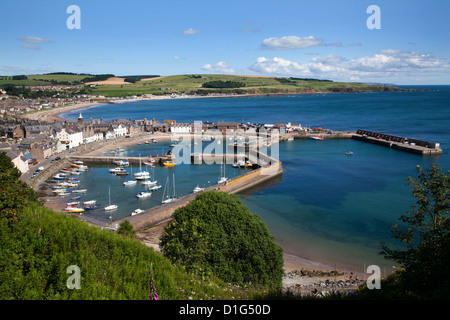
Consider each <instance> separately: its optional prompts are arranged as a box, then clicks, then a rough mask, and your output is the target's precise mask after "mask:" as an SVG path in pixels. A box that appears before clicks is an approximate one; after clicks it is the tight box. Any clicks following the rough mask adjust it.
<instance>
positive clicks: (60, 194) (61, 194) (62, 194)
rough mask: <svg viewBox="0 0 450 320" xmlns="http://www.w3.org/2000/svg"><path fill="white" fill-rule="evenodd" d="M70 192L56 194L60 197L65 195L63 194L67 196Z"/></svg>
mask: <svg viewBox="0 0 450 320" xmlns="http://www.w3.org/2000/svg"><path fill="white" fill-rule="evenodd" d="M69 194H70V193H68V192H60V193H58V196H61V197H65V196H68V195H69Z"/></svg>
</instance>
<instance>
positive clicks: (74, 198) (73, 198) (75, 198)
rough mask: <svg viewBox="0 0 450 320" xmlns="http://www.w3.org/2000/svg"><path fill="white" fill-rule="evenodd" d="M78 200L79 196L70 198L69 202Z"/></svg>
mask: <svg viewBox="0 0 450 320" xmlns="http://www.w3.org/2000/svg"><path fill="white" fill-rule="evenodd" d="M80 198H81V196H76V197H72V198H70V200H79V199H80Z"/></svg>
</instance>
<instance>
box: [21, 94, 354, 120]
mask: <svg viewBox="0 0 450 320" xmlns="http://www.w3.org/2000/svg"><path fill="white" fill-rule="evenodd" d="M332 93H336V92H308V93H269V94H262V93H255V94H250V93H248V94H228V95H226V94H224V95H217V96H214V95H213V96H187V95H183V96H178V97H175V98H172V97H170V96H156V97H154V98H141V99H126V100H125V99H124V100H111V101H103V102H82V103H76V104H71V105H65V106H61V107H56V108H53V109H49V110H39V111H37V112H33V113H25V114H23V115H22V117H24V118H27V119H30V120H38V121H44V122H54V121H65V120H67V119H66V118H63V117H61V116H60V115H61V114H63V113H68V112H71V111H75V110H82V109H86V108H90V107H95V106H100V105H107V104H117V103H130V102H138V101H154V100H175V99H212V98H216V99H222V98H247V97H277V96H294V95H314V94H332ZM355 93H357V92H355Z"/></svg>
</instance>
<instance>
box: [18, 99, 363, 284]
mask: <svg viewBox="0 0 450 320" xmlns="http://www.w3.org/2000/svg"><path fill="white" fill-rule="evenodd" d="M282 95H286V94H282ZM289 95H292V94H289ZM241 96H245V97H249V96H254V95H241ZM258 96H261V95H258ZM264 96H266V95H264ZM228 97H237V96H228ZM189 98H223V97H217V96H208V97H189ZM158 99H161V98H158ZM162 99H173V98H170V97H165V98H162ZM176 99H183V98H182V97H179V98H176ZM142 100H144V99H135V100H126V101H120V102H119V101H118V102H116V103H126V102H135V101H142ZM145 100H156V99H145ZM103 104H106V103H103V102H101V103H100V102H95V103H79V104H74V105H69V106H63V107H59V108H55V109H51V110H43V111H38V112H36V113H32V114H28V115H25V116H27V118H30V119H37V120H42V121H54V120H58V121H61V120H64V119H63V118H61V117H60V116H59V115H60V114H63V113H67V112H70V111H73V110H78V109H84V108H89V107H92V106H97V105H103ZM150 137H155V138H157V139H161V140H162V139H170V136H168V135H164V134H156V135H151V136H149V135H141V136H139V137H133V138H132V139H120V140H113V141H110V142H108V143H105V142H103V143H100V144H99V145H98V148H94V147H93V146H85V148H80V151H79V153H86V154H88V153H90V151H88V150H87V148H88V147H89V149H91V150H94V149H95V152H96V153H97V152H101V151H104V150H107V149H111V148H116V147H118V146H120V147H125V146H130V145H135V144H137V143H138V142H143V141H145V140H146V139H149V138H150ZM42 199H43V200H44V205H45V206H46V207H48V208H51V209H53V210H55V211H59V212H62V213H63V214H64V212H63V208H64V207H65V203H64V202H63V201H62V199H59V198H57V197H54V196H50V197H43V198H42ZM169 222H170V220H169V221H165V222H162V223H160V224H158V225H156V226H154V227H151V228H149V229H148V230H144V231H141V232H139V233H138V234H137V236H136V238H137V239H139V241H140V242H142V243H143V244H145V245H147V246H149V247H151V248H153V249H154V250H157V251H159V238H160V236H161V233H162V230H163V228H164V226H165V225H167V223H169ZM88 223H89V222H88ZM91 223H92V222H91ZM98 226H100V227H101V225H98ZM280 246H281V247H282V248H283V259H284V270H285V273H286V274H295V273H298V272H299V271H301V270H309V271H313V272H314V273H315V272H319V273H325V274H329V273H330V272H332V271H334V270H335V268H334V267H331V266H329V265H327V264H326V263H325V262H324V261H320V260H317V259H314V257H312V258H311V259H308V258H305V257H302V256H301V252H300V253H299V252H296V253H291V251H290V250H289V248H288V247H287V246H286V245H283V244H280ZM354 270H355V268H353V267H352V266H350V265H346V266H340V267H339V268H336V271H338V272H340V273H343V274H345V276H348V275H350V274H353V275H354V274H359V275H360V276H361V275H362V273H361V272H355V271H354ZM310 278H311V277H310ZM316 278H317V277H313V278H311V279H310V280H311V281H312V280H313V279H314V281H316V280H317V279H316ZM319 278H320V279H323V276H320V277H319ZM288 280H289V281H287V282H286V284H285V281H284V280H283V284H284V285H285V286H287V287H290V286H295V285H298V284H299V283H303V282H304V279H303V277H296V276H294V277H290V278H289V279H288ZM296 281H297V282H296Z"/></svg>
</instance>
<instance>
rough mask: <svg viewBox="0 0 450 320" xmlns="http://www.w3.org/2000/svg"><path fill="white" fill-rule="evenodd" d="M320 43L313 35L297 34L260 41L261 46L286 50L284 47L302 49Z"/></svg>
mask: <svg viewBox="0 0 450 320" xmlns="http://www.w3.org/2000/svg"><path fill="white" fill-rule="evenodd" d="M321 44H322V40H321V39H316V38H314V37H313V36H309V37H303V38H301V37H297V36H284V37H281V38H275V37H273V38H267V39H264V40H263V42H262V46H263V48H270V49H278V50H286V49H304V48H310V47H316V46H319V45H321Z"/></svg>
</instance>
